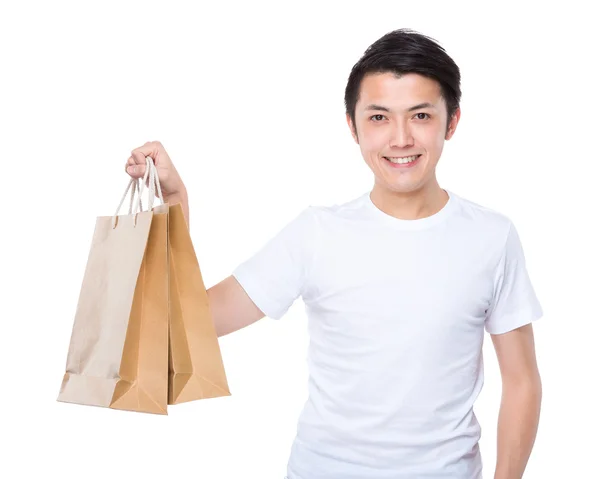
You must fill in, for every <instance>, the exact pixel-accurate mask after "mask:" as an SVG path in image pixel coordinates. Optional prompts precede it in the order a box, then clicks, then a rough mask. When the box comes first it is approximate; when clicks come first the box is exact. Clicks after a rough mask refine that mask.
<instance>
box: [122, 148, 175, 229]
mask: <svg viewBox="0 0 600 479" xmlns="http://www.w3.org/2000/svg"><path fill="white" fill-rule="evenodd" d="M146 182H148V210H147V211H152V207H153V206H154V199H155V198H156V192H158V197H159V199H160V204H164V199H163V194H162V189H161V187H160V180H159V178H158V172H157V170H156V165H155V164H154V160H152V158H151V157H149V156H147V157H146V171H145V172H144V178H143V179H142V184H141V185H140V180H139V178H137V179H136V178H131V180H130V181H129V184H128V185H127V189H126V190H125V193H123V197H122V198H121V201H120V202H119V206H118V207H117V210H116V211H115V214H114V215H113V218H112V223H113V229H114V228H116V226H117V218H118V215H119V211H121V207H122V206H123V202H124V201H125V198H126V197H127V193H128V192H129V191H130V190H131V199H130V201H129V213H128V214H129V215H130V216H131V215H134V216H133V225H134V227H135V225H136V223H137V215H138V213H141V212H142V211H144V209H143V206H142V194H143V191H144V187H145V186H146ZM136 193H137V196H138V202H137V203H136V210H135V211H134V210H133V203H134V200H135V196H136Z"/></svg>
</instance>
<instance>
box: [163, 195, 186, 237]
mask: <svg viewBox="0 0 600 479" xmlns="http://www.w3.org/2000/svg"><path fill="white" fill-rule="evenodd" d="M165 203H169V204H170V205H176V204H177V203H181V208H182V209H183V215H184V216H185V222H186V224H187V226H188V229H189V227H190V208H189V204H188V196H187V190H185V188H184V189H183V190H181V191H180V192H178V193H174V194H172V195H169V196H167V197H165Z"/></svg>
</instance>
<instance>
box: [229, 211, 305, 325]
mask: <svg viewBox="0 0 600 479" xmlns="http://www.w3.org/2000/svg"><path fill="white" fill-rule="evenodd" d="M314 208H315V207H313V206H309V207H308V208H306V209H304V210H303V211H302V212H301V213H300V214H298V216H296V217H295V218H294V219H293V220H292V221H290V222H289V223H288V224H286V225H285V226H284V227H283V228H282V229H281V230H280V231H279V232H278V233H277V234H276V235H275V236H273V237H272V238H270V239H269V241H267V242H266V244H265V245H264V246H263V247H262V248H261V249H260V250H258V251H257V252H256V253H255V254H254V255H253V256H251V257H250V258H248V259H247V260H246V261H244V262H243V263H241V264H240V265H238V266H237V267H236V268H235V269H234V271H233V273H232V274H233V276H234V277H235V278H236V280H237V281H238V282H239V283H240V285H241V286H242V288H244V290H245V291H246V293H247V294H248V296H249V297H250V299H251V300H252V301H253V302H254V304H256V306H257V307H258V308H259V309H260V310H261V311H262V312H263V313H265V315H266V316H268V317H270V318H273V319H281V318H282V317H283V315H284V314H285V313H286V312H287V310H288V309H289V308H290V306H291V305H292V304H293V303H294V301H295V300H296V299H297V298H298V297H299V296H300V295H301V294H302V292H303V289H304V287H305V285H306V280H307V275H308V269H309V266H310V263H311V260H312V256H313V253H312V252H313V251H314V245H315V234H316V233H315V223H316V222H315V217H314Z"/></svg>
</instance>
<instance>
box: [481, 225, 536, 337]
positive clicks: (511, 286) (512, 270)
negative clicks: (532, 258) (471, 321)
mask: <svg viewBox="0 0 600 479" xmlns="http://www.w3.org/2000/svg"><path fill="white" fill-rule="evenodd" d="M542 315H543V311H542V307H541V305H540V302H539V301H538V298H537V296H536V293H535V291H534V288H533V285H532V284H531V280H530V278H529V274H528V272H527V267H526V264H525V255H524V252H523V247H522V245H521V240H520V239H519V234H518V233H517V230H516V228H515V226H514V224H513V223H512V221H511V222H510V228H509V231H508V236H507V238H506V244H505V247H504V251H503V254H502V257H501V258H500V260H499V262H498V265H497V267H496V271H495V276H494V294H493V299H492V302H491V305H490V307H489V308H488V311H487V315H486V321H485V328H486V331H487V332H488V333H490V334H502V333H506V332H508V331H512V330H513V329H517V328H519V327H521V326H524V325H526V324H529V323H531V322H533V321H536V320H538V319H540V318H541V317H542Z"/></svg>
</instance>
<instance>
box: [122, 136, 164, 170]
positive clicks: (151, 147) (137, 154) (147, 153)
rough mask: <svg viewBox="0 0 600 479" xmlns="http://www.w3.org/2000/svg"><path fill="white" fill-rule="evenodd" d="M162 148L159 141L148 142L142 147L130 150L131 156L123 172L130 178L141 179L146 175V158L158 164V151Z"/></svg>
mask: <svg viewBox="0 0 600 479" xmlns="http://www.w3.org/2000/svg"><path fill="white" fill-rule="evenodd" d="M161 148H163V146H162V144H161V143H160V142H159V141H149V142H147V143H145V144H144V145H142V146H140V147H139V148H136V149H135V150H132V152H131V156H130V157H129V159H128V160H127V163H126V164H125V171H126V172H127V173H128V174H129V175H130V176H131V177H132V178H142V177H143V176H144V174H145V173H146V157H150V158H152V160H153V161H154V163H155V164H157V163H158V161H157V160H158V156H159V150H160V149H161Z"/></svg>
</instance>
